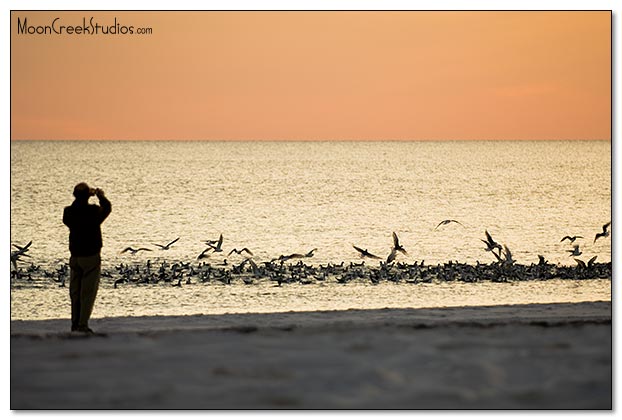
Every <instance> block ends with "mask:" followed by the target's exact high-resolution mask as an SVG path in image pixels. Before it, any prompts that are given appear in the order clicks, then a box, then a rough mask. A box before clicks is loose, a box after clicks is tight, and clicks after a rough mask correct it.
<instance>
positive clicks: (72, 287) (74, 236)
mask: <svg viewBox="0 0 622 420" xmlns="http://www.w3.org/2000/svg"><path fill="white" fill-rule="evenodd" d="M73 195H74V197H75V200H74V202H73V203H72V204H71V205H70V206H67V207H65V210H64V212H63V223H64V224H65V225H67V227H68V228H69V252H70V253H71V257H70V258H69V268H70V275H69V296H70V297H71V331H80V332H84V333H88V334H92V333H93V330H91V329H90V328H89V318H90V317H91V312H93V304H94V303H95V297H96V296H97V289H98V288H99V276H100V273H101V257H100V251H101V248H102V233H101V227H100V225H101V224H102V222H103V221H104V220H105V219H106V217H108V215H109V214H110V211H111V210H112V207H111V205H110V201H108V199H107V198H106V197H105V196H104V191H102V190H101V189H99V188H90V187H89V186H88V185H87V184H86V183H84V182H81V183H79V184H78V185H76V186H75V188H74V189H73ZM94 195H95V196H97V198H98V199H99V205H97V204H89V198H90V197H91V196H94Z"/></svg>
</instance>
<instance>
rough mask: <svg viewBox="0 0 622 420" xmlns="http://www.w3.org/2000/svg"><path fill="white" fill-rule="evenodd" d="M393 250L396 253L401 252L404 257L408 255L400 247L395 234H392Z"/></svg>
mask: <svg viewBox="0 0 622 420" xmlns="http://www.w3.org/2000/svg"><path fill="white" fill-rule="evenodd" d="M393 249H394V250H396V251H399V252H401V253H402V254H404V255H408V253H407V252H406V250H405V249H404V247H403V246H402V245H400V240H399V238H398V237H397V234H396V233H395V232H393Z"/></svg>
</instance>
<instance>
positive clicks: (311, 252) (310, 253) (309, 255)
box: [305, 248, 317, 258]
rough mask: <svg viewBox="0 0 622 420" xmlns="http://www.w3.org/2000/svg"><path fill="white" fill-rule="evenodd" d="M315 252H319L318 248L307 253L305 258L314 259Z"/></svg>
mask: <svg viewBox="0 0 622 420" xmlns="http://www.w3.org/2000/svg"><path fill="white" fill-rule="evenodd" d="M315 251H317V248H313V249H312V250H311V251H309V252H307V253H306V254H305V257H308V258H310V257H312V256H313V253H314V252H315Z"/></svg>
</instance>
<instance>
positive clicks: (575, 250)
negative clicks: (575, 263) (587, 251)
mask: <svg viewBox="0 0 622 420" xmlns="http://www.w3.org/2000/svg"><path fill="white" fill-rule="evenodd" d="M566 252H570V256H572V257H578V256H579V255H581V254H583V252H581V251H580V250H579V245H575V246H574V248H573V249H568V250H567V251H566Z"/></svg>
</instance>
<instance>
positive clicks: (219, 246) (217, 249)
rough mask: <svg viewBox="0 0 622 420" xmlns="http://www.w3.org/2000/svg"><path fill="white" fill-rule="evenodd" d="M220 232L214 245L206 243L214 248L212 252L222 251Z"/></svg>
mask: <svg viewBox="0 0 622 420" xmlns="http://www.w3.org/2000/svg"><path fill="white" fill-rule="evenodd" d="M222 240H223V237H222V233H221V234H220V237H219V238H218V242H216V245H213V244H210V243H208V245H209V246H211V247H212V248H213V249H214V252H222Z"/></svg>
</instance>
